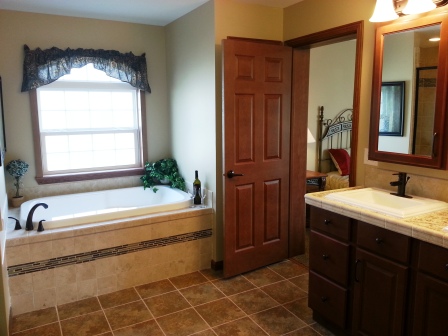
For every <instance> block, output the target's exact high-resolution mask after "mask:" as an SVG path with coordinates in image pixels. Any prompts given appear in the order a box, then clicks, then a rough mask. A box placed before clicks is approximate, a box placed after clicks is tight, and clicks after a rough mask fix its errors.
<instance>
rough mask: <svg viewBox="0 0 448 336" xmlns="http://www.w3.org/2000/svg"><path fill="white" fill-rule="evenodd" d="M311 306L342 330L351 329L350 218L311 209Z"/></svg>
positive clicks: (309, 299)
mask: <svg viewBox="0 0 448 336" xmlns="http://www.w3.org/2000/svg"><path fill="white" fill-rule="evenodd" d="M310 227H311V232H310V259H309V260H310V280H309V284H310V285H309V295H308V305H309V307H310V308H311V309H313V311H314V312H315V314H317V315H319V316H320V317H322V318H323V319H324V320H326V321H330V322H331V323H332V324H333V325H335V326H337V327H338V328H340V329H341V330H345V329H347V327H348V311H349V307H348V305H349V274H350V251H351V246H350V237H351V228H352V226H351V219H350V218H348V217H345V216H341V215H339V214H336V213H333V212H330V211H326V210H323V209H318V208H315V207H311V214H310Z"/></svg>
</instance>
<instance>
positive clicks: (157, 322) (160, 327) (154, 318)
mask: <svg viewBox="0 0 448 336" xmlns="http://www.w3.org/2000/svg"><path fill="white" fill-rule="evenodd" d="M134 289H135V291H136V292H137V294H138V296H139V297H140V299H141V301H142V302H143V304H144V305H145V307H146V309H148V311H149V313H150V314H151V316H152V318H153V320H154V322H155V323H156V324H157V326H158V327H159V329H160V330H161V331H162V334H163V335H164V336H167V335H166V333H165V330H163V329H162V326H161V325H160V324H159V321H157V319H156V317H155V316H154V314H153V312H152V311H151V309H149V307H148V305H147V304H146V302H145V300H144V299H143V297H142V296H141V294H140V292H139V291H138V290H137V288H135V287H134ZM172 292H173V291H169V292H168V293H172ZM160 295H163V294H160ZM157 296H159V295H157ZM151 297H153V296H151ZM147 299H148V298H147ZM117 330H118V329H117Z"/></svg>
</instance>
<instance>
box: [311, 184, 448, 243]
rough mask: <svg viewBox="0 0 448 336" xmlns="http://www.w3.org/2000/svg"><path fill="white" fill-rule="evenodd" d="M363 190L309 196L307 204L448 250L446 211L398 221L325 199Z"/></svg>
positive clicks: (398, 219)
mask: <svg viewBox="0 0 448 336" xmlns="http://www.w3.org/2000/svg"><path fill="white" fill-rule="evenodd" d="M359 188H363V187H360V186H359V187H353V188H346V189H338V190H330V191H323V192H317V193H310V194H306V195H305V202H306V203H307V204H309V205H313V206H316V207H318V208H322V209H325V210H328V211H332V212H335V213H338V214H341V215H344V216H347V217H350V218H353V219H357V220H360V221H363V222H366V223H369V224H372V225H376V226H379V227H382V228H385V229H388V230H390V231H394V232H398V233H401V234H404V235H407V236H409V237H413V238H416V239H419V240H422V241H425V242H428V243H431V244H434V245H438V246H441V247H445V248H448V211H446V210H442V211H436V212H432V213H428V214H424V215H420V216H413V217H407V218H396V217H392V216H388V215H383V214H379V213H377V212H374V211H370V210H366V209H363V208H360V207H356V206H351V205H348V204H344V203H341V202H338V201H335V200H329V199H326V198H325V196H326V195H328V194H329V193H333V192H340V191H344V190H350V189H359Z"/></svg>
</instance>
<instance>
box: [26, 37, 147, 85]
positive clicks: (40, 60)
mask: <svg viewBox="0 0 448 336" xmlns="http://www.w3.org/2000/svg"><path fill="white" fill-rule="evenodd" d="M24 50H25V59H24V62H23V82H22V92H26V91H30V90H32V89H37V88H38V87H41V86H44V85H47V84H50V83H52V82H54V81H56V80H57V79H59V78H60V77H62V76H64V75H67V74H69V73H70V70H71V69H72V68H81V67H83V66H85V65H87V64H88V63H93V66H94V67H95V69H98V70H101V71H104V72H105V73H106V74H107V75H108V76H110V77H113V78H116V79H119V80H121V81H123V82H126V83H129V84H131V85H132V86H133V87H135V88H138V89H140V90H143V91H147V92H151V88H150V87H149V83H148V75H147V69H146V56H145V54H142V55H141V56H135V55H134V54H133V53H132V52H129V53H125V54H123V53H120V52H118V51H116V50H103V49H81V48H78V49H70V48H67V49H65V50H62V49H59V48H56V47H53V48H50V49H45V50H42V49H40V48H36V49H35V50H30V48H29V47H28V46H27V45H25V46H24Z"/></svg>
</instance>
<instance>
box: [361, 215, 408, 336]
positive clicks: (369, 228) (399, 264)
mask: <svg viewBox="0 0 448 336" xmlns="http://www.w3.org/2000/svg"><path fill="white" fill-rule="evenodd" d="M409 251H410V238H409V237H406V236H403V235H401V234H398V233H395V232H391V231H388V230H385V229H382V228H379V227H376V226H373V225H370V224H367V223H363V222H358V223H357V237H356V257H355V267H354V286H353V292H354V299H353V334H354V335H372V336H374V335H375V336H376V335H377V336H386V335H404V333H403V331H404V327H405V312H406V307H407V304H406V303H407V301H406V299H407V289H408V278H409V257H410V255H409Z"/></svg>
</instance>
